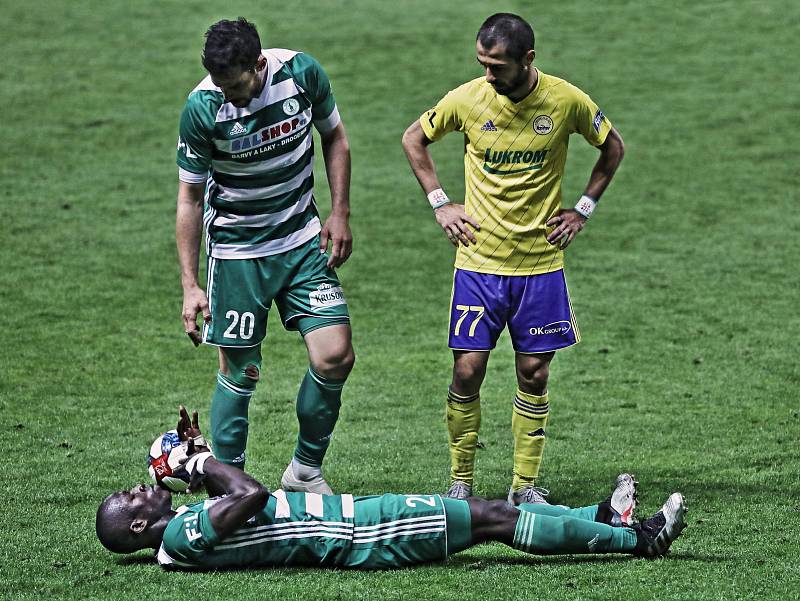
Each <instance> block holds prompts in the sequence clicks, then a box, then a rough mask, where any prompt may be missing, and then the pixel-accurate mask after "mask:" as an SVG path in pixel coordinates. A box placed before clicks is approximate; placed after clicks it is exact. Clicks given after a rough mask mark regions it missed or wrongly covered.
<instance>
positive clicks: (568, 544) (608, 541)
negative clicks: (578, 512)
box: [511, 511, 636, 555]
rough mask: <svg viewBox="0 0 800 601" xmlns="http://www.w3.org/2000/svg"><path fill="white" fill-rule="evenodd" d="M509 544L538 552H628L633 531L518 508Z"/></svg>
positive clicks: (633, 542)
mask: <svg viewBox="0 0 800 601" xmlns="http://www.w3.org/2000/svg"><path fill="white" fill-rule="evenodd" d="M511 546H512V547H514V548H515V549H518V550H520V551H524V552H526V553H535V554H538V555H552V554H569V553H629V552H631V551H633V549H634V548H635V547H636V531H635V530H633V529H632V528H615V527H613V526H609V525H608V524H601V523H600V522H593V521H590V520H582V519H580V518H575V517H569V516H566V515H564V516H560V517H554V516H550V515H541V514H536V513H533V512H530V511H520V512H519V519H518V520H517V526H516V528H515V530H514V541H513V543H512V545H511Z"/></svg>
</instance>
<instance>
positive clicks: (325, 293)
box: [176, 17, 355, 494]
mask: <svg viewBox="0 0 800 601" xmlns="http://www.w3.org/2000/svg"><path fill="white" fill-rule="evenodd" d="M203 66H204V67H205V68H206V70H207V71H208V73H209V75H208V76H207V77H206V78H205V79H203V81H201V82H200V84H198V85H197V87H195V89H194V90H193V91H192V92H191V94H189V97H188V99H187V101H186V105H185V107H184V109H183V112H182V114H181V120H180V137H179V139H178V158H177V162H178V167H179V170H178V172H179V180H180V183H179V191H178V210H177V220H176V239H177V245H178V255H179V259H180V265H181V283H182V286H183V321H184V326H185V329H186V333H187V334H188V335H189V337H190V338H191V339H192V341H193V342H195V344H199V343H201V342H204V343H206V344H211V345H214V346H217V347H219V364H220V368H219V373H218V375H217V386H216V390H215V392H214V396H213V398H212V401H211V436H212V439H213V441H214V450H215V452H216V454H217V457H218V459H219V460H220V461H222V462H224V463H228V464H231V465H234V466H237V467H240V468H242V469H243V468H244V464H245V447H246V445H247V433H248V405H249V403H250V398H251V397H252V394H253V392H254V390H255V387H256V383H257V382H258V380H259V376H260V373H261V343H262V341H263V340H264V337H265V336H266V327H267V312H268V311H269V309H270V306H271V305H272V302H273V301H274V302H275V304H276V306H277V308H278V311H279V313H280V316H281V319H282V320H283V323H284V326H285V327H286V329H289V330H299V332H300V334H301V335H302V336H303V339H304V341H305V343H306V347H307V349H308V356H309V363H310V365H309V369H308V372H307V373H306V375H305V378H304V379H303V382H302V384H301V385H300V391H299V393H298V396H297V417H298V420H299V422H300V432H299V435H298V439H297V447H296V449H295V452H294V457H293V459H292V461H291V463H290V464H289V465H288V467H287V468H286V471H285V472H284V474H283V478H282V480H281V484H282V486H283V488H284V489H286V490H302V491H312V492H317V493H323V494H332V491H331V489H330V486H329V485H328V483H327V482H326V481H325V479H324V478H323V475H322V470H321V467H322V461H323V458H324V456H325V452H326V451H327V448H328V445H329V442H330V438H331V435H332V433H333V429H334V426H335V424H336V420H337V418H338V415H339V407H340V404H341V394H342V387H343V386H344V383H345V380H346V378H347V376H348V374H349V373H350V370H351V369H352V367H353V363H354V361H355V354H354V352H353V347H352V343H351V332H350V323H349V314H348V310H347V304H346V302H345V298H344V295H343V293H342V288H341V285H340V284H339V280H338V278H337V276H336V273H335V272H334V271H333V269H334V268H335V267H338V266H340V265H341V264H342V263H344V262H345V261H346V260H347V258H348V257H349V256H350V252H351V248H352V235H351V233H350V227H349V225H348V218H349V211H350V209H349V189H350V149H349V145H348V141H347V136H346V134H345V130H344V126H343V124H342V121H341V119H340V117H339V112H338V109H337V107H336V102H335V100H334V97H333V94H332V92H331V86H330V82H329V80H328V77H327V75H326V74H325V72H324V71H323V70H322V67H321V66H320V64H319V63H318V62H317V61H316V60H315V59H314V58H312V57H311V56H309V55H307V54H303V53H301V52H296V51H293V50H284V49H269V50H264V49H262V47H261V40H260V38H259V35H258V32H257V30H256V28H255V26H254V25H253V24H252V23H249V22H248V21H247V20H245V19H244V18H241V17H240V18H239V19H238V20H236V21H228V20H222V21H219V22H217V23H215V24H214V25H212V26H211V27H210V28H209V30H208V31H207V32H206V43H205V48H204V50H203ZM312 125H313V126H314V127H315V128H316V129H317V131H318V132H319V135H320V137H321V141H322V154H323V158H324V161H325V168H326V171H327V176H328V183H329V186H330V190H331V203H332V207H331V213H330V216H329V217H328V219H327V220H326V221H325V223H324V225H323V224H321V223H320V219H319V214H318V212H317V207H316V203H315V200H314V195H313V186H314V175H313V156H314V141H313V138H312V133H311V128H312ZM204 201H205V202H204ZM204 205H205V210H204ZM203 226H204V227H205V231H206V254H207V256H208V281H207V287H206V290H205V291H204V290H203V289H202V288H201V287H200V285H199V283H198V259H199V246H200V235H201V231H202V229H203ZM329 244H330V245H331V251H330V253H329V254H328V252H327V250H328V245H329ZM198 315H202V318H203V321H204V324H203V329H202V333H201V332H200V331H199V330H198V327H197V317H198Z"/></svg>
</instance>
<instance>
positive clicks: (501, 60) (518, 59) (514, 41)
mask: <svg viewBox="0 0 800 601" xmlns="http://www.w3.org/2000/svg"><path fill="white" fill-rule="evenodd" d="M534 41H535V40H534V36H533V29H532V28H531V26H530V24H529V23H528V22H527V21H526V20H525V19H523V18H522V17H520V16H518V15H514V14H511V13H497V14H494V15H492V16H491V17H489V18H488V19H486V21H484V22H483V25H481V28H480V29H479V30H478V36H477V39H476V45H477V49H478V62H479V63H480V64H481V65H483V67H484V68H485V69H486V81H488V82H489V83H490V84H492V85H493V86H494V88H495V90H497V93H498V94H503V95H506V94H509V93H511V92H512V91H514V90H515V89H517V88H519V87H520V86H522V85H523V84H524V83H525V82H526V81H527V79H528V69H530V66H531V63H532V62H533V57H534V56H536V53H535V52H534V50H533V45H534Z"/></svg>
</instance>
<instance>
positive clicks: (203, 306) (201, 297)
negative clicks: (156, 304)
mask: <svg viewBox="0 0 800 601" xmlns="http://www.w3.org/2000/svg"><path fill="white" fill-rule="evenodd" d="M200 313H202V314H203V321H204V322H205V323H211V311H210V310H209V308H208V297H207V296H206V293H205V292H204V291H203V289H202V288H200V286H196V285H195V286H193V287H191V288H186V289H184V291H183V329H184V330H185V331H186V335H187V336H189V338H191V340H192V342H193V343H194V345H195V346H199V345H200V343H201V342H202V341H203V338H202V336H201V335H200V330H199V328H198V327H197V316H198V314H200Z"/></svg>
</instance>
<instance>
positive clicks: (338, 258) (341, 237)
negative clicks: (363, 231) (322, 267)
mask: <svg viewBox="0 0 800 601" xmlns="http://www.w3.org/2000/svg"><path fill="white" fill-rule="evenodd" d="M329 242H330V243H331V256H330V257H329V258H328V267H334V268H335V267H339V266H340V265H342V264H344V262H345V261H347V259H348V258H350V253H352V252H353V234H352V233H351V232H350V225H349V224H348V223H347V217H345V216H344V215H340V214H338V213H331V214H330V216H329V217H328V218H327V219H326V220H325V225H323V226H322V231H321V232H320V234H319V249H320V251H321V252H325V251H326V250H328V243H329Z"/></svg>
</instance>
